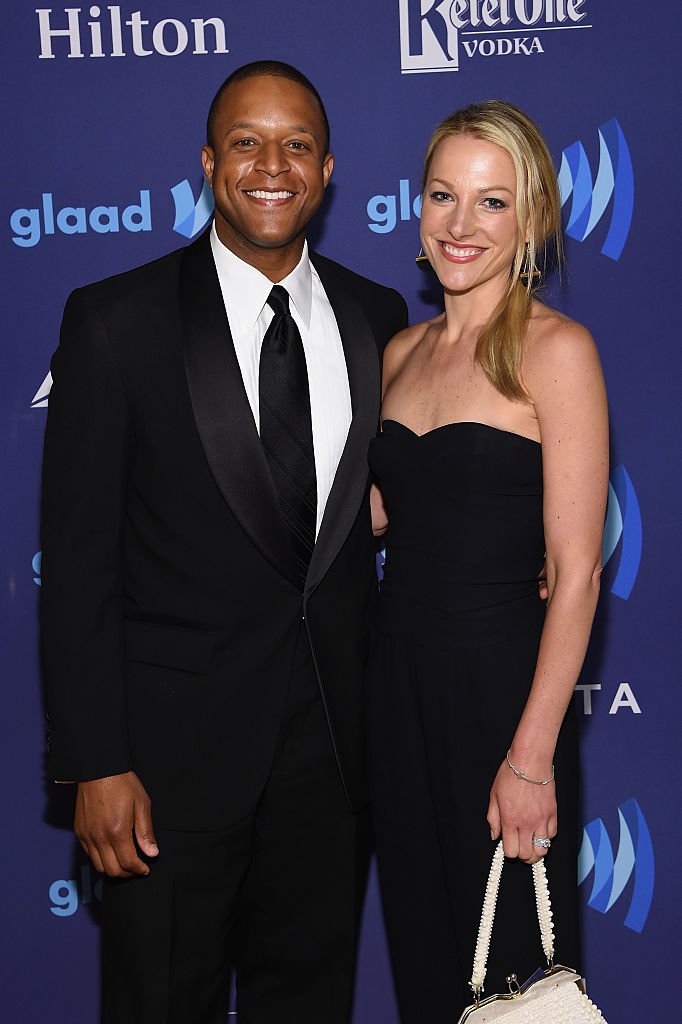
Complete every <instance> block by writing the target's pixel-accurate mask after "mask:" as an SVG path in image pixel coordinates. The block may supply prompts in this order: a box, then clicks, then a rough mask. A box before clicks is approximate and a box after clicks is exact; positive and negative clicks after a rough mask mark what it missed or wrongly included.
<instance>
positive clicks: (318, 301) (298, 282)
mask: <svg viewBox="0 0 682 1024" xmlns="http://www.w3.org/2000/svg"><path fill="white" fill-rule="evenodd" d="M211 250H212V252H213V259H214V261H215V265H216V270H217V271H218V280H219V281H220V289H221V291H222V293H223V302H224V303H225V312H226V313H227V319H228V322H229V324H230V331H231V332H232V341H233V343H234V349H235V352H236V354H237V361H238V363H239V369H240V370H241V374H242V380H243V382H244V390H245V391H246V396H247V398H248V400H249V404H250V406H251V411H252V413H253V418H254V421H255V424H256V429H257V430H258V431H259V432H260V416H259V408H258V370H259V365H260V350H261V345H262V343H263V338H264V336H265V332H266V330H267V329H268V326H269V324H270V321H271V320H272V318H273V316H274V313H273V311H272V309H271V308H270V306H268V304H267V298H268V296H269V294H270V292H271V290H272V287H273V285H272V281H270V280H269V279H268V278H267V277H265V275H264V274H261V272H260V271H259V270H256V268H255V267H252V266H251V265H250V264H248V263H245V262H244V261H243V260H241V259H239V257H238V256H235V254H234V253H233V252H232V250H231V249H228V248H227V246H225V245H223V243H222V242H221V241H220V239H219V238H218V235H217V232H216V229H215V223H214V224H213V227H212V228H211ZM278 284H280V285H281V286H282V288H286V290H287V292H288V293H289V298H290V310H291V315H292V316H293V318H294V320H295V322H296V326H297V327H298V329H299V331H300V334H301V340H302V342H303V351H304V353H305V360H306V366H307V368H308V387H309V389H310V413H311V418H312V426H313V451H314V455H315V473H316V476H317V532H319V529H320V523H321V522H322V516H323V515H324V510H325V506H326V504H327V498H328V497H329V492H330V491H331V488H332V484H333V482H334V476H335V474H336V470H337V467H338V465H339V460H340V458H341V453H342V452H343V448H344V445H345V443H346V437H347V436H348V428H349V427H350V422H351V417H352V411H351V400H350V387H349V384H348V371H347V369H346V360H345V357H344V354H343V345H342V343H341V335H340V334H339V328H338V326H337V323H336V318H335V317H334V311H333V310H332V307H331V305H330V303H329V299H328V298H327V295H326V293H325V290H324V288H323V287H322V282H321V281H320V278H319V276H318V273H317V271H316V270H315V267H314V266H313V265H312V263H311V262H310V259H309V258H308V243H307V242H306V243H305V245H304V247H303V254H302V256H301V259H300V261H299V263H298V266H296V267H295V268H294V270H292V271H291V273H290V274H289V275H288V276H287V277H285V278H284V280H283V281H279V282H278Z"/></svg>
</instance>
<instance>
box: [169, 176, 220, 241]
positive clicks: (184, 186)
mask: <svg viewBox="0 0 682 1024" xmlns="http://www.w3.org/2000/svg"><path fill="white" fill-rule="evenodd" d="M171 193H172V196H173V202H174V203H175V223H174V224H173V231H177V233H178V234H179V235H184V237H185V238H194V236H195V235H198V234H199V232H200V231H202V230H203V228H205V227H206V225H207V224H208V222H209V220H210V219H211V217H212V216H213V209H214V206H213V192H212V191H211V187H210V185H209V184H208V182H207V181H204V184H203V186H202V189H201V194H200V196H199V198H198V200H197V201H196V202H195V201H194V193H193V192H192V186H191V185H190V183H189V182H188V180H187V178H185V180H184V181H181V182H178V184H177V185H173V188H172V189H171Z"/></svg>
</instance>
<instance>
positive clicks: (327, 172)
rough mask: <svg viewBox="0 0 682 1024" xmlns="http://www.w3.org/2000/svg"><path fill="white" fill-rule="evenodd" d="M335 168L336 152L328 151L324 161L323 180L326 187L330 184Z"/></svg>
mask: <svg viewBox="0 0 682 1024" xmlns="http://www.w3.org/2000/svg"><path fill="white" fill-rule="evenodd" d="M333 170H334V154H333V153H327V155H326V157H325V158H324V160H323V161H322V180H323V181H324V187H325V188H326V187H327V185H328V184H329V179H330V178H331V176H332V171H333Z"/></svg>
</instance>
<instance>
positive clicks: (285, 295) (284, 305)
mask: <svg viewBox="0 0 682 1024" xmlns="http://www.w3.org/2000/svg"><path fill="white" fill-rule="evenodd" d="M267 303H268V306H270V308H271V309H274V311H275V316H277V315H278V314H279V315H280V316H281V315H282V314H284V313H286V314H288V313H289V292H288V291H287V290H286V288H282V286H281V284H276V285H273V288H272V291H271V292H270V294H269V295H268V298H267Z"/></svg>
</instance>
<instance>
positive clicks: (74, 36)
mask: <svg viewBox="0 0 682 1024" xmlns="http://www.w3.org/2000/svg"><path fill="white" fill-rule="evenodd" d="M107 11H108V12H109V16H108V17H107V16H106V15H102V9H101V7H98V6H93V7H90V8H89V11H88V13H89V15H90V18H91V20H90V21H85V18H87V15H85V18H83V22H85V24H83V22H81V13H82V8H81V7H64V8H63V12H64V14H63V15H62V17H61V18H60V17H59V15H56V16H55V18H54V20H53V18H52V17H51V15H52V13H53V11H52V8H51V7H39V8H36V14H37V15H38V30H39V32H40V53H39V54H38V58H39V59H43V60H54V59H55V57H56V56H57V55H56V54H55V53H53V51H52V43H53V42H56V41H57V40H59V44H60V45H59V56H64V54H65V53H66V56H67V57H126V56H127V52H126V50H125V49H124V46H125V47H127V48H128V50H132V53H133V55H134V56H135V57H151V55H152V54H153V53H158V54H160V55H161V56H162V57H177V56H178V55H179V54H181V53H184V52H185V50H186V49H187V48H188V46H190V36H191V41H192V44H193V45H192V48H191V52H192V53H193V54H207V53H208V52H209V51H208V49H207V48H206V43H207V40H208V39H210V41H211V42H212V43H213V49H212V50H211V53H229V52H230V51H229V50H228V49H227V47H226V46H225V22H224V21H223V20H222V19H221V18H191V19H190V24H191V28H188V27H187V25H186V24H185V23H184V22H182V21H178V19H177V18H162V19H161V21H157V22H156V24H155V25H154V27H153V28H152V29H151V31H147V32H145V28H146V27H148V26H149V21H148V20H147V19H146V18H143V17H142V12H141V11H133V13H132V14H131V15H130V17H129V18H128V19H126V20H125V21H123V19H122V16H121V8H120V7H119V6H117V5H114V6H108V7H107ZM64 15H65V17H64ZM100 18H101V19H102V20H100ZM57 26H58V27H57ZM86 26H87V27H86ZM127 29H130V31H129V32H128V31H127ZM207 29H210V33H209V35H208V36H207V32H206V30H207ZM103 30H104V31H103ZM63 44H65V48H64V45H63ZM148 44H151V47H152V48H151V49H148V48H147V46H148ZM83 45H85V47H86V49H88V50H89V51H90V52H89V53H84V52H83Z"/></svg>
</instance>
